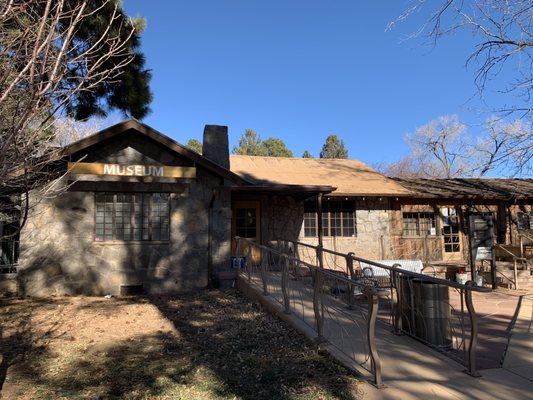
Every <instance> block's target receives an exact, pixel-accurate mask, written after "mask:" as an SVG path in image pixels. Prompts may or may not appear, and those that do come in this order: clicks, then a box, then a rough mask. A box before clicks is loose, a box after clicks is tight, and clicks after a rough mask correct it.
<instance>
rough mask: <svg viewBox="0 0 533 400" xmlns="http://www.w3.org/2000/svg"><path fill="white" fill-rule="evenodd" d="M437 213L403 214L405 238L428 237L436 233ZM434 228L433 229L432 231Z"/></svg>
mask: <svg viewBox="0 0 533 400" xmlns="http://www.w3.org/2000/svg"><path fill="white" fill-rule="evenodd" d="M435 226H436V225H435V213H432V212H404V213H402V232H403V236H428V235H434V233H433V234H432V230H433V232H434V228H435ZM432 228H433V229H432Z"/></svg>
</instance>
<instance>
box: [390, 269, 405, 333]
mask: <svg viewBox="0 0 533 400" xmlns="http://www.w3.org/2000/svg"><path fill="white" fill-rule="evenodd" d="M398 267H400V264H393V265H392V271H391V290H394V289H396V303H395V304H393V305H394V312H393V315H392V318H393V324H392V326H393V329H394V333H395V334H396V335H401V334H402V288H401V282H400V274H399V273H398V271H396V270H397V269H398ZM391 299H392V294H391Z"/></svg>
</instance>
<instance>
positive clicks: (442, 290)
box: [411, 279, 452, 349]
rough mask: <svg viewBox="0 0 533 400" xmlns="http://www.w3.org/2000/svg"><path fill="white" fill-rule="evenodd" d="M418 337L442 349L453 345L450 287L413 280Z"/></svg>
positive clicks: (415, 324) (415, 322) (415, 323)
mask: <svg viewBox="0 0 533 400" xmlns="http://www.w3.org/2000/svg"><path fill="white" fill-rule="evenodd" d="M411 289H412V290H413V298H414V308H415V321H414V326H415V331H416V336H417V337H418V338H420V339H422V340H423V341H425V342H427V343H429V344H431V345H433V346H436V347H438V348H440V349H448V348H450V347H451V345H452V333H451V326H450V322H451V306H450V292H449V289H450V288H449V287H448V286H446V285H441V284H439V283H434V282H429V281H423V280H420V279H413V280H412V287H411Z"/></svg>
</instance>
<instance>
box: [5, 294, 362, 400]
mask: <svg viewBox="0 0 533 400" xmlns="http://www.w3.org/2000/svg"><path fill="white" fill-rule="evenodd" d="M73 302H74V303H73ZM2 303H3V304H2V307H0V317H1V318H2V319H3V321H4V323H3V327H5V329H3V330H2V341H1V345H0V349H1V351H2V363H1V366H0V373H1V375H0V378H1V379H2V380H1V383H2V385H3V388H4V390H3V391H2V395H3V398H9V399H36V398H38V399H54V400H55V399H71V398H76V399H78V398H82V399H86V398H87V399H163V398H164V399H235V398H238V399H250V400H251V399H254V400H255V399H274V398H275V399H333V398H339V399H355V398H357V383H358V381H357V380H356V379H355V378H354V377H353V376H352V375H351V374H350V373H348V371H347V370H346V369H344V368H343V367H342V366H340V365H339V364H337V363H336V362H335V361H334V360H332V359H331V358H330V357H329V356H327V355H326V354H323V353H321V352H320V351H318V350H317V348H316V347H315V346H314V345H313V344H312V343H310V342H308V341H307V340H306V339H305V338H304V337H302V336H301V335H299V334H298V333H297V332H295V331H293V330H291V329H288V328H286V327H285V326H284V325H283V324H282V323H281V322H280V321H278V320H277V319H275V318H273V317H272V316H270V315H267V314H266V313H264V312H262V311H261V310H260V309H259V308H258V307H257V306H255V305H253V304H250V303H249V302H247V301H246V300H245V299H244V298H242V297H241V296H240V295H239V294H238V293H235V292H230V293H221V292H204V293H201V294H197V295H190V296H184V297H180V298H170V297H150V298H140V299H133V300H132V299H111V300H102V299H94V298H92V299H91V298H81V299H80V298H74V299H69V298H60V299H55V300H46V301H43V302H40V301H36V300H17V301H7V300H3V301H2ZM146 310H148V311H146ZM74 316H77V317H79V318H81V319H80V320H79V321H78V325H76V324H73V323H72V320H73V318H74ZM154 316H156V318H154ZM118 318H122V320H121V322H120V323H119V322H117V323H113V322H112V321H113V320H115V319H118ZM124 318H126V319H124ZM124 321H126V322H124ZM88 325H94V327H92V328H91V329H89V326H88ZM148 326H149V327H148ZM141 328H142V329H141ZM113 329H116V330H117V331H116V332H113Z"/></svg>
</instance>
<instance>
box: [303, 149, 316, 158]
mask: <svg viewBox="0 0 533 400" xmlns="http://www.w3.org/2000/svg"><path fill="white" fill-rule="evenodd" d="M302 158H313V155H312V154H311V153H309V152H308V151H307V150H305V151H304V153H303V154H302Z"/></svg>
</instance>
